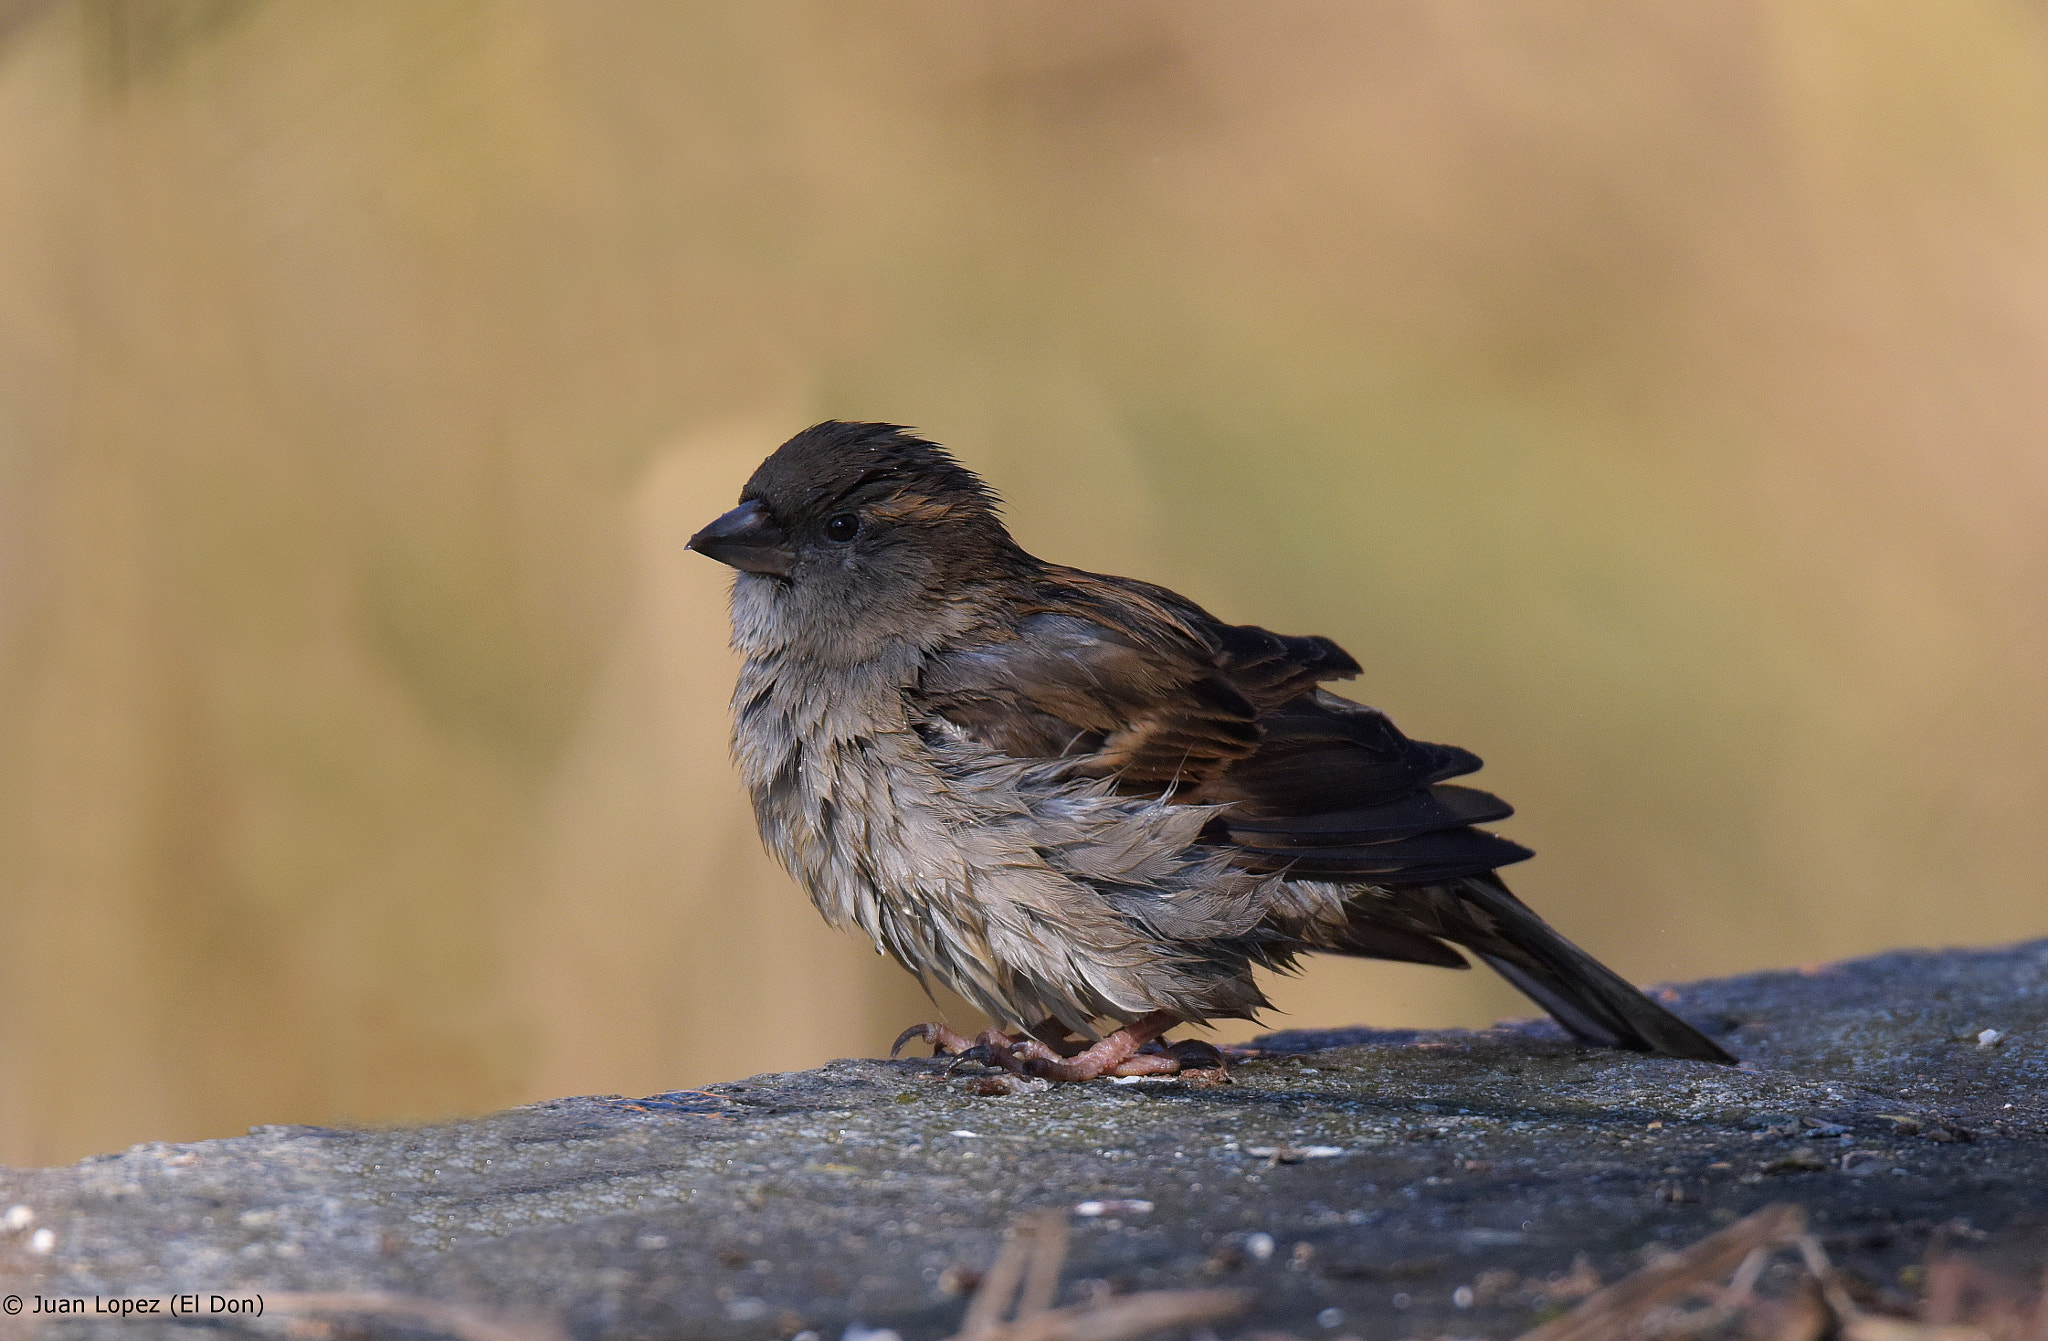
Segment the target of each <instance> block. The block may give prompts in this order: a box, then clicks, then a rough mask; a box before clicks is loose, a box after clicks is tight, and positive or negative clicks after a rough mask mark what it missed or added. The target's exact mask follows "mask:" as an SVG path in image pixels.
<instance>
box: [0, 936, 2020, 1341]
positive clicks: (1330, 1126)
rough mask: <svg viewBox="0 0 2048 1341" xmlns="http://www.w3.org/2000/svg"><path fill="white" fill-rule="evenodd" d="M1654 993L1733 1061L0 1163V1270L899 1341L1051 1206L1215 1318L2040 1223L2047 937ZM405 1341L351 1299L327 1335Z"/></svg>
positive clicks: (1304, 1046)
mask: <svg viewBox="0 0 2048 1341" xmlns="http://www.w3.org/2000/svg"><path fill="white" fill-rule="evenodd" d="M1666 999H1667V1000H1670V1001H1672V1002H1673V1004H1674V1007H1675V1008H1676V1009H1677V1010H1679V1011H1680V1012H1681V1013H1682V1014H1685V1015H1686V1016H1688V1017H1689V1018H1691V1019H1693V1020H1694V1021H1695V1022H1696V1023H1699V1024H1701V1025H1702V1026H1703V1027H1705V1028H1707V1029H1708V1030H1709V1032H1712V1033H1714V1034H1715V1035H1716V1036H1717V1037H1719V1038H1721V1039H1722V1040H1723V1041H1725V1042H1726V1043H1727V1044H1728V1045H1729V1046H1730V1047H1731V1048H1732V1049H1733V1050H1734V1051H1736V1052H1737V1053H1739V1054H1740V1055H1741V1056H1742V1057H1743V1058H1744V1059H1745V1067H1744V1069H1741V1070H1731V1069H1728V1068H1723V1067H1715V1066H1710V1065H1706V1064H1702V1063H1693V1062H1671V1061H1662V1060H1654V1059H1646V1058H1642V1057H1637V1056H1633V1055H1630V1054H1622V1053H1613V1052H1602V1051H1593V1050H1587V1049H1583V1048H1579V1047H1576V1046H1573V1045H1571V1044H1570V1043H1568V1042H1566V1041H1565V1040H1564V1039H1562V1038H1561V1037H1560V1036H1559V1035H1558V1034H1557V1033H1556V1031H1555V1030H1553V1029H1552V1028H1550V1027H1549V1026H1548V1025H1547V1024H1527V1023H1522V1024H1509V1025H1503V1026H1500V1027H1497V1028H1495V1029H1492V1030H1486V1031H1481V1032H1464V1031H1447V1032H1440V1033H1426V1032H1412V1031H1402V1032H1386V1031H1374V1030H1368V1029H1349V1030H1337V1031H1327V1032H1312V1031H1300V1030H1297V1031H1291V1032H1288V1033H1284V1034H1276V1035H1273V1036H1271V1037H1270V1038H1269V1039H1268V1040H1266V1041H1265V1042H1266V1049H1267V1055H1265V1056H1263V1057H1261V1058H1259V1059H1257V1060H1254V1061H1250V1062H1247V1063H1245V1064H1243V1065H1241V1066H1239V1067H1238V1068H1237V1070H1236V1073H1235V1074H1236V1078H1235V1083H1233V1084H1230V1085H1227V1086H1204V1085H1197V1084H1191V1083H1183V1082H1180V1081H1174V1080H1167V1081H1143V1082H1134V1083H1128V1084H1115V1083H1097V1084H1091V1085H1083V1086H1067V1087H1053V1088H1049V1089H1045V1090H1031V1091H1027V1092H1024V1093H1016V1094H1005V1095H1000V1096H988V1095H982V1094H978V1093H976V1092H975V1091H976V1090H977V1089H986V1088H992V1087H990V1086H987V1085H979V1086H977V1085H976V1084H975V1080H974V1078H972V1077H969V1076H966V1075H964V1074H960V1075H952V1076H949V1075H948V1074H947V1073H946V1070H945V1068H944V1067H943V1065H941V1064H938V1063H934V1062H930V1061H923V1060H912V1061H899V1062H886V1061H840V1062H834V1063H832V1064H830V1065H828V1066H824V1067H820V1068H819V1069H817V1070H815V1071H807V1072H799V1073H793V1074H789V1075H767V1076H756V1077H753V1078H752V1079H749V1080H744V1081H739V1082H736V1083H733V1084H726V1085H714V1086H711V1087H709V1088H708V1089H706V1090H703V1091H688V1092H680V1093H677V1094H674V1095H668V1096H659V1097H657V1098H655V1099H652V1100H643V1101H618V1100H606V1099H597V1098H578V1099H561V1100H556V1101H553V1102H549V1103H543V1104H535V1105H532V1106H530V1107H526V1108H519V1109H514V1110H512V1111H510V1112H505V1113H500V1114H496V1115H493V1116H490V1117H486V1118H481V1119H478V1120H475V1121H466V1122H457V1123H450V1124H446V1125H440V1126H433V1127H425V1128H417V1129H409V1130H390V1131H334V1130H327V1129H322V1128H309V1127H262V1128H257V1129H255V1130H253V1131H252V1132H251V1133H250V1134H249V1135H248V1136H246V1137H240V1138H236V1139H232V1140H221V1141H204V1142H198V1143H195V1144H191V1145H179V1146H174V1145H165V1144H149V1145H142V1146H137V1147H135V1148H133V1149H131V1150H128V1151H125V1152H123V1153H121V1154H118V1155H108V1156H102V1157H99V1158H96V1159H91V1160H87V1161H85V1162H83V1163H81V1164H78V1165H75V1166H73V1167H70V1168H63V1169H45V1170H36V1171H6V1172H4V1173H0V1205H4V1206H6V1207H21V1208H25V1209H22V1210H14V1211H11V1212H9V1213H8V1214H7V1216H6V1218H5V1221H4V1227H0V1270H5V1271H7V1272H8V1274H9V1275H10V1276H11V1277H12V1278H13V1280H14V1282H15V1283H13V1284H10V1285H8V1286H7V1289H9V1290H11V1291H13V1292H15V1293H18V1294H22V1295H25V1296H29V1297H31V1298H32V1297H33V1296H34V1295H35V1294H38V1293H40V1294H42V1295H44V1296H49V1297H55V1296H95V1295H97V1296H101V1297H106V1298H111V1297H113V1296H116V1295H121V1296H131V1297H132V1296H152V1297H169V1296H173V1295H176V1294H180V1293H199V1294H202V1295H205V1294H223V1295H229V1294H235V1293H246V1294H265V1295H274V1294H278V1293H280V1292H285V1291H302V1292H303V1291H376V1292H384V1293H387V1294H395V1295H404V1296H414V1297H422V1298H427V1299H433V1300H440V1301H453V1302H458V1303H467V1304H473V1305H475V1306H477V1307H479V1308H481V1309H484V1310H487V1311H488V1312H489V1313H491V1314H493V1315H497V1316H501V1317H510V1318H515V1319H517V1318H521V1317H524V1318H529V1319H541V1320H545V1319H552V1320H557V1321H559V1323H560V1324H561V1325H562V1326H563V1327H564V1328H566V1330H567V1331H568V1332H569V1333H570V1334H572V1335H574V1336H577V1337H587V1338H596V1337H638V1336H657V1335H658V1336H675V1335H689V1336H692V1337H713V1338H716V1337H733V1338H740V1337H760V1338H766V1337H775V1336H787V1335H791V1334H794V1333H797V1332H802V1331H812V1332H816V1333H819V1334H820V1335H821V1336H822V1337H824V1338H826V1341H837V1338H838V1337H839V1336H840V1334H841V1332H842V1331H843V1330H844V1329H845V1328H846V1327H847V1326H848V1325H849V1324H852V1323H860V1324H863V1325H865V1326H867V1327H888V1328H894V1329H896V1330H897V1331H898V1332H900V1333H901V1334H902V1335H903V1336H904V1337H905V1338H910V1339H911V1341H917V1339H918V1338H925V1337H941V1336H947V1335H950V1334H951V1333H952V1332H953V1331H954V1330H955V1328H956V1327H957V1326H958V1325H959V1322H960V1318H961V1314H962V1310H963V1307H964V1300H963V1299H962V1297H961V1294H960V1291H961V1290H962V1289H963V1288H964V1287H965V1286H966V1285H968V1284H971V1282H972V1280H973V1279H974V1278H975V1276H976V1274H977V1273H979V1272H980V1271H981V1270H983V1269H985V1268H986V1267H987V1265H988V1264H989V1262H990V1261H991V1259H992V1258H993V1257H994V1255H995V1252H996V1248H997V1246H998V1242H999V1240H1000V1238H1001V1236H1002V1232H1003V1229H1004V1227H1005V1226H1006V1225H1008V1224H1010V1223H1011V1222H1012V1221H1013V1220H1014V1219H1015V1218H1016V1217H1017V1216H1018V1215H1020V1214H1021V1213H1024V1212H1027V1211H1032V1210H1038V1209H1042V1208H1068V1209H1069V1210H1070V1211H1072V1214H1073V1220H1072V1224H1073V1234H1072V1240H1071V1244H1070V1251H1069V1256H1068V1258H1067V1261H1066V1267H1065V1272H1064V1275H1063V1277H1062V1287H1061V1288H1062V1294H1061V1298H1062V1300H1063V1301H1064V1300H1068V1299H1072V1298H1076V1297H1085V1296H1086V1295H1087V1294H1088V1293H1089V1292H1091V1291H1096V1292H1101V1291H1117V1292H1129V1291H1135V1290H1146V1289H1167V1288H1189V1287H1202V1286H1214V1285H1232V1286H1240V1287H1245V1288H1248V1289H1250V1290H1252V1291H1254V1292H1255V1301H1256V1302H1255V1304H1254V1307H1253V1311H1252V1312H1251V1313H1250V1314H1249V1315H1247V1317H1246V1318H1244V1319H1241V1320H1239V1321H1238V1322H1236V1323H1233V1324H1229V1325H1227V1326H1226V1327H1225V1328H1224V1329H1223V1330H1225V1331H1226V1332H1232V1331H1235V1330H1239V1329H1242V1330H1247V1331H1249V1330H1271V1329H1284V1330H1287V1331H1291V1332H1293V1333H1295V1334H1296V1335H1298V1336H1303V1337H1316V1336H1332V1337H1334V1336H1340V1335H1347V1334H1350V1335H1360V1336H1371V1337H1382V1336H1401V1335H1424V1336H1427V1335H1436V1334H1439V1333H1452V1334H1456V1335H1460V1336H1498V1337H1507V1336H1513V1335H1516V1334H1517V1333H1519V1332H1521V1331H1522V1330H1524V1329H1525V1328H1527V1327H1528V1326H1530V1325H1531V1323H1532V1322H1533V1321H1535V1318H1536V1316H1537V1310H1538V1309H1540V1308H1541V1307H1543V1306H1544V1298H1543V1294H1542V1292H1541V1291H1537V1290H1532V1289H1530V1288H1527V1287H1525V1286H1523V1285H1521V1284H1518V1282H1528V1281H1543V1280H1546V1279H1552V1278H1555V1277H1558V1276H1561V1275H1565V1274H1568V1273H1570V1272H1572V1271H1573V1269H1574V1262H1575V1259H1577V1257H1578V1255H1579V1254H1581V1253H1584V1254H1586V1255H1587V1258H1588V1260H1589V1262H1590V1265H1591V1268H1592V1270H1593V1271H1596V1272H1598V1273H1600V1274H1601V1275H1602V1276H1603V1277H1605V1278H1607V1279H1610V1280H1611V1279H1613V1278H1614V1277H1615V1276H1617V1275H1619V1274H1621V1273H1623V1272H1625V1271H1627V1270H1629V1269H1632V1268H1633V1267H1634V1266H1635V1265H1638V1264H1639V1263H1640V1262H1641V1260H1642V1252H1643V1251H1644V1249H1645V1248H1646V1245H1656V1244H1662V1245H1669V1246H1678V1245H1682V1244H1684V1243H1686V1242H1690V1241H1691V1240H1694V1239H1697V1238H1700V1237H1702V1236H1703V1235H1705V1234H1706V1233H1709V1232H1711V1231H1712V1230H1714V1229H1717V1228H1719V1227H1721V1226H1722V1225H1725V1224H1727V1223H1729V1222H1731V1221H1732V1220H1734V1219H1735V1218H1736V1217H1738V1216H1740V1215H1744V1214H1747V1213H1748V1212H1750V1211H1753V1210H1755V1209H1756V1208H1758V1207H1759V1206H1762V1205H1764V1204H1765V1203H1767V1202H1771V1201H1792V1202H1797V1203H1799V1204H1800V1205H1802V1206H1804V1207H1806V1209H1807V1210H1808V1212H1809V1214H1810V1216H1811V1219H1812V1223H1813V1226H1814V1228H1815V1230H1816V1232H1817V1233H1819V1234H1820V1235H1821V1237H1822V1241H1823V1242H1824V1243H1825V1244H1826V1245H1827V1247H1828V1250H1829V1251H1830V1253H1831V1254H1832V1255H1833V1256H1834V1258H1835V1260H1836V1261H1837V1262H1839V1263H1841V1264H1842V1265H1844V1266H1846V1267H1847V1268H1849V1269H1851V1270H1853V1271H1855V1272H1857V1273H1859V1274H1860V1275H1861V1276H1863V1277H1864V1278H1865V1279H1867V1280H1869V1281H1871V1282H1873V1283H1875V1284H1879V1285H1883V1284H1887V1283H1891V1282H1895V1281H1896V1280H1897V1279H1898V1277H1899V1273H1900V1271H1901V1270H1902V1269H1904V1268H1906V1267H1908V1266H1910V1265H1912V1264H1914V1263H1916V1262H1918V1261H1919V1260H1920V1258H1921V1257H1922V1255H1923V1253H1924V1252H1925V1250H1926V1248H1927V1245H1928V1242H1929V1240H1930V1237H1931V1236H1933V1235H1935V1234H1936V1233H1937V1232H1943V1233H1948V1234H1959V1235H1962V1236H1965V1237H1971V1238H1975V1237H1977V1236H1990V1237H1991V1238H1994V1239H1997V1238H2001V1237H2002V1238H2005V1239H2008V1240H2011V1241H2014V1242H2019V1241H2021V1240H2022V1239H2024V1238H2026V1237H2027V1235H2028V1231H2029V1229H2030V1227H2032V1228H2034V1229H2035V1230H2036V1231H2037V1228H2038V1225H2039V1221H2040V1219H2041V1218H2042V1215H2043V1207H2044V1204H2048V1203H2044V1200H2043V1194H2042V1192H2041V1189H2042V1188H2043V1187H2048V1158H2044V1156H2048V1127H2044V1124H2043V1117H2044V1113H2043V1098H2042V1096H2043V1091H2044V1082H2048V1051H2044V1038H2048V1035H2044V1032H2043V1029H2042V1025H2043V1022H2044V1018H2048V941H2039V942H2033V943H2030V944H2026V945H2021V946H2015V947H2012V948H2008V949H1999V950H1983V951H1945V952H1938V953H1920V952H1898V953H1892V954H1886V955H1880V956H1877V957H1874V958H1870V959H1863V960H1858V961H1854V962H1850V963H1844V964H1839V965H1833V966H1830V967H1827V968H1824V969H1820V970H1818V971H1814V972H1808V973H1762V974H1753V975H1748V976H1744V977H1739V978H1728V979H1721V980H1717V981H1712V982H1704V983H1697V984H1693V985H1691V986H1686V987H1681V988H1677V989H1674V990H1673V991H1671V992H1670V993H1669V994H1668V995H1667V997H1666ZM1987 1030H1989V1031H1993V1033H1990V1034H1987V1033H1986V1032H1985V1031H1987ZM1980 1040H1981V1041H1980ZM970 1069H971V1068H970ZM1083 1203H1095V1204H1094V1205H1083ZM1076 1207H1078V1208H1079V1210H1073V1209H1072V1208H1076ZM1943 1227H1946V1228H1945V1229H1944V1228H1943ZM27 1320H28V1319H23V1321H27ZM212 1321H214V1322H216V1323H218V1322H222V1321H226V1322H228V1323H229V1324H230V1325H231V1326H242V1325H261V1326H263V1327H265V1328H266V1329H268V1330H273V1331H274V1330H277V1326H278V1324H277V1321H276V1320H274V1319H273V1320H269V1321H266V1322H265V1323H262V1324H246V1323H244V1322H243V1321H242V1320H240V1319H232V1318H231V1319H221V1318H218V1317H216V1318H214V1319H212ZM174 1326H175V1324H173V1323H171V1322H170V1321H168V1320H165V1321H163V1322H157V1321H155V1320H153V1319H149V1318H130V1319H126V1320H121V1321H109V1320H106V1319H104V1318H102V1319H95V1318H93V1317H91V1316H90V1315H88V1316H86V1317H83V1318H59V1319H54V1320H49V1321H46V1322H44V1323H43V1334H47V1335H50V1336H55V1337H73V1336H76V1337H86V1336H93V1337H98V1336H101V1335H104V1336H106V1337H110V1338H111V1337H114V1336H119V1337H121V1338H124V1341H141V1339H142V1338H145V1337H150V1336H155V1335H158V1334H162V1335H164V1336H169V1335H171V1334H172V1333H173V1328H174ZM316 1330H317V1329H316ZM444 1330H445V1329H444ZM434 1331H435V1328H434V1327H433V1326H431V1325H428V1324H426V1323H421V1322H418V1321H415V1322H412V1323H407V1322H405V1321H404V1320H403V1319H393V1318H389V1317H385V1318H379V1317H374V1316H365V1317H362V1318H360V1319H357V1320H355V1321H354V1322H353V1323H352V1324H351V1325H350V1326H349V1328H348V1329H347V1334H348V1335H351V1336H365V1335H370V1336H379V1335H393V1336H397V1335H405V1336H422V1335H430V1334H433V1332H434Z"/></svg>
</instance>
